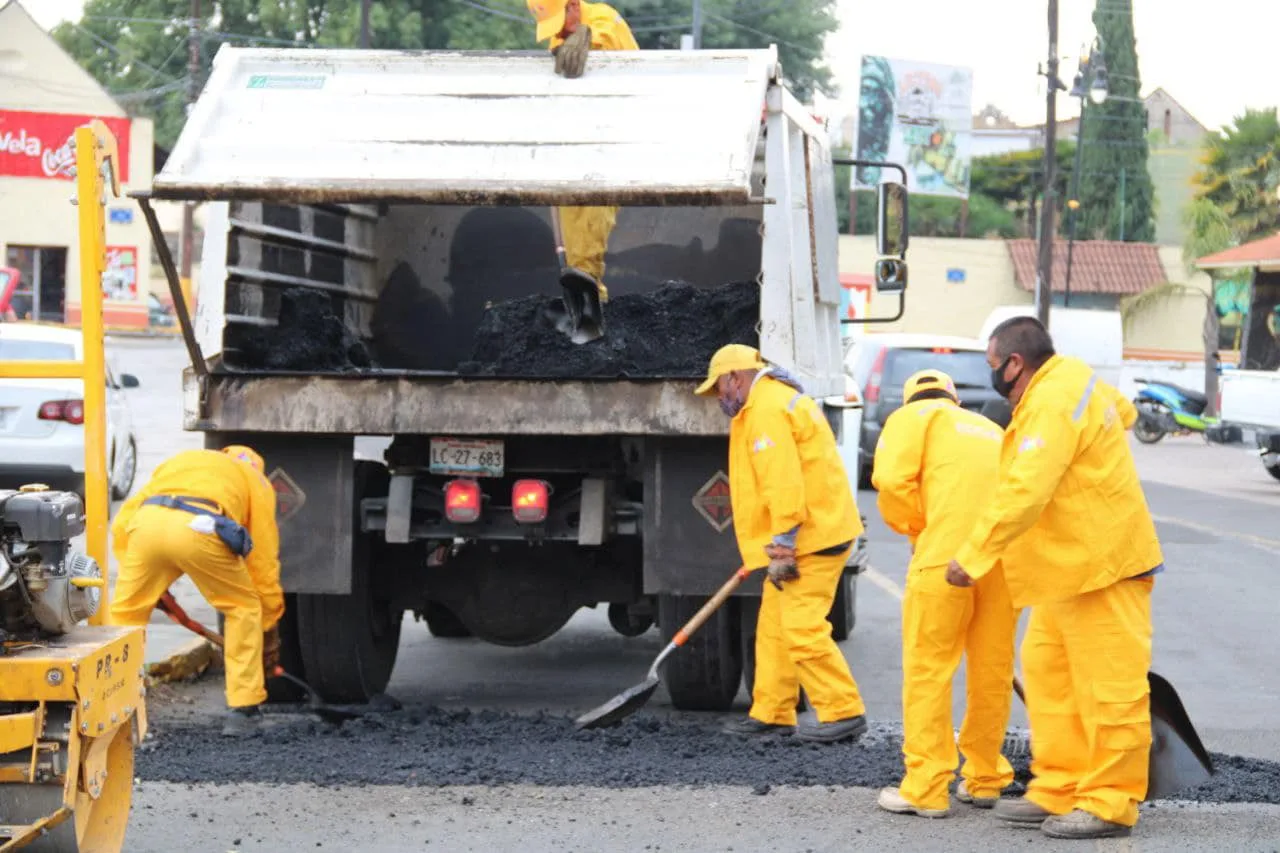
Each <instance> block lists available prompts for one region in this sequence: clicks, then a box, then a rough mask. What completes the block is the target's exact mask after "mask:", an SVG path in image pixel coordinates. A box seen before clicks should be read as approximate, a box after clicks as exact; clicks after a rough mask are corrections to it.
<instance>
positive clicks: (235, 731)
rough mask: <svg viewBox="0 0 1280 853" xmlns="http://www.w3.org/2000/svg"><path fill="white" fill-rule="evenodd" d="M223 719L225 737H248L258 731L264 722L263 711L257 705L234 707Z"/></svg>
mask: <svg viewBox="0 0 1280 853" xmlns="http://www.w3.org/2000/svg"><path fill="white" fill-rule="evenodd" d="M223 719H224V722H223V724H222V735H223V737H246V736H248V735H252V734H255V733H256V732H257V731H258V727H259V726H260V725H261V724H262V711H261V710H260V709H259V708H258V706H257V705H247V706H245V707H243V708H232V709H231V710H230V711H228V712H227V715H226V717H224V718H223Z"/></svg>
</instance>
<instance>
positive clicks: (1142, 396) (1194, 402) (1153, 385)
mask: <svg viewBox="0 0 1280 853" xmlns="http://www.w3.org/2000/svg"><path fill="white" fill-rule="evenodd" d="M1134 382H1137V383H1138V384H1139V385H1142V386H1144V387H1143V388H1141V389H1139V391H1138V393H1137V395H1136V396H1135V397H1134V398H1133V405H1134V406H1135V407H1136V408H1137V410H1138V420H1137V422H1136V423H1135V424H1134V425H1133V436H1134V438H1136V439H1138V441H1141V442H1142V443H1143V444H1155V443H1156V442H1157V441H1159V440H1160V439H1162V438H1164V437H1165V436H1166V435H1189V434H1190V433H1193V432H1199V433H1203V432H1204V431H1205V430H1206V429H1208V428H1209V427H1212V426H1215V425H1216V424H1217V423H1218V419H1217V418H1215V417H1212V416H1210V415H1206V414H1205V413H1204V410H1205V409H1207V408H1208V407H1209V398H1208V397H1206V396H1205V395H1204V394H1203V393H1202V392H1200V391H1193V390H1192V389H1190V388H1183V387H1182V386H1181V385H1174V384H1173V383H1171V382H1160V381H1158V380H1154V379H1135V380H1134Z"/></svg>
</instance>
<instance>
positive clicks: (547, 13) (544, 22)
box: [525, 0, 568, 42]
mask: <svg viewBox="0 0 1280 853" xmlns="http://www.w3.org/2000/svg"><path fill="white" fill-rule="evenodd" d="M525 2H526V3H527V4H528V6H529V11H530V12H532V13H533V17H535V18H537V20H538V35H537V38H536V41H540V42H541V41H546V40H547V39H549V38H551V37H552V36H554V35H555V34H556V33H558V32H560V31H561V30H563V29H564V9H565V6H567V5H568V0H525Z"/></svg>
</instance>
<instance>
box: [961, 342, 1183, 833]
mask: <svg viewBox="0 0 1280 853" xmlns="http://www.w3.org/2000/svg"><path fill="white" fill-rule="evenodd" d="M987 361H988V363H989V364H990V366H991V369H992V380H993V384H994V386H995V388H996V390H997V391H999V392H1000V393H1001V394H1002V395H1004V396H1007V397H1008V398H1009V400H1010V401H1011V402H1012V403H1013V417H1012V421H1011V422H1010V424H1009V428H1008V430H1006V432H1005V436H1004V442H1003V445H1002V447H1001V455H1000V484H999V487H998V488H997V490H996V492H995V495H994V496H993V498H992V500H991V501H990V503H989V504H988V506H987V507H986V508H985V509H984V511H983V513H982V515H981V518H980V519H979V521H978V522H977V524H976V525H975V526H974V528H973V531H972V532H971V534H970V535H969V537H968V541H967V542H966V543H965V544H964V545H962V546H961V547H960V548H959V550H958V551H957V553H956V555H955V558H954V559H953V560H952V562H951V564H950V565H949V566H948V569H947V579H948V580H949V581H950V582H952V583H954V584H956V585H958V586H966V585H968V584H971V583H973V582H974V581H975V580H976V581H981V579H982V578H984V577H985V576H986V575H988V574H989V573H990V572H991V571H992V570H993V569H995V567H996V566H997V565H1000V564H1001V563H1003V567H1004V575H1005V581H1006V583H1007V584H1008V587H1009V592H1010V596H1011V598H1012V600H1013V603H1014V605H1015V606H1017V607H1030V608H1031V619H1030V622H1029V623H1028V626H1027V632H1026V635H1025V636H1024V638H1023V642H1022V667H1023V673H1024V678H1025V691H1026V697H1027V713H1028V716H1029V719H1030V723H1031V731H1032V742H1031V749H1032V760H1031V772H1032V776H1033V778H1032V780H1031V782H1030V784H1029V785H1028V786H1027V793H1026V796H1025V797H1023V798H1019V799H1013V800H1003V799H1002V800H1001V801H1000V802H999V803H997V804H996V807H995V814H996V816H997V817H999V818H1001V819H1003V820H1005V821H1007V822H1010V823H1016V824H1031V825H1038V826H1039V827H1040V828H1041V831H1042V832H1044V833H1045V834H1047V835H1050V836H1053V837H1055V838H1104V837H1112V836H1126V835H1128V834H1129V833H1130V830H1131V828H1132V827H1133V825H1134V824H1135V823H1137V820H1138V804H1139V803H1140V802H1142V800H1143V798H1144V797H1145V796H1146V793H1147V762H1148V760H1149V755H1150V749H1151V711H1150V688H1149V686H1148V681H1147V671H1148V669H1149V668H1150V666H1151V634H1152V629H1151V589H1152V586H1153V584H1154V575H1155V574H1157V573H1158V572H1160V571H1162V570H1163V568H1164V564H1163V557H1162V556H1161V551H1160V543H1159V541H1158V540H1157V538H1156V529H1155V524H1154V523H1153V522H1152V519H1151V513H1150V511H1149V510H1148V508H1147V503H1146V498H1145V497H1144V495H1143V493H1142V485H1141V483H1140V482H1139V480H1138V471H1137V468H1136V466H1135V464H1134V460H1133V453H1132V451H1131V450H1130V448H1129V442H1128V436H1126V435H1125V430H1126V427H1127V425H1129V424H1132V413H1131V412H1128V411H1127V410H1126V409H1125V408H1124V407H1122V406H1120V405H1119V393H1118V392H1117V391H1116V390H1115V389H1114V388H1113V387H1112V386H1110V385H1108V384H1107V383H1106V382H1104V381H1102V380H1101V379H1099V378H1098V377H1097V376H1096V375H1095V374H1094V373H1093V371H1092V370H1091V369H1090V368H1089V366H1088V365H1087V364H1085V363H1084V362H1083V361H1080V360H1079V359H1076V358H1071V357H1067V356H1061V355H1057V354H1055V353H1054V349H1053V341H1052V339H1051V338H1050V337H1049V333H1048V331H1046V330H1045V328H1044V326H1042V325H1041V324H1040V322H1039V321H1038V320H1036V319H1035V318H1034V317H1017V318H1014V319H1011V320H1008V321H1006V322H1004V323H1002V324H1001V325H999V326H997V327H996V329H995V331H994V332H992V334H991V339H990V342H989V343H988V346H987Z"/></svg>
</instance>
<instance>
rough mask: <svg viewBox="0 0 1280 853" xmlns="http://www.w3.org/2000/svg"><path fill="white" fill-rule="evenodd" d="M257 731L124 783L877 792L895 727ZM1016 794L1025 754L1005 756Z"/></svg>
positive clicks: (1274, 788)
mask: <svg viewBox="0 0 1280 853" xmlns="http://www.w3.org/2000/svg"><path fill="white" fill-rule="evenodd" d="M267 726H268V727H267V728H266V729H264V731H263V732H262V734H260V735H257V736H254V737H251V738H247V739H243V740H233V739H227V738H222V737H220V736H219V733H218V730H217V727H215V726H211V725H205V726H200V727H190V726H180V727H173V728H164V727H162V726H159V725H157V724H153V730H152V731H153V735H154V736H153V737H149V738H148V740H147V742H146V743H144V744H143V746H142V748H141V749H140V750H139V752H138V754H137V768H136V775H137V776H138V777H139V778H140V779H143V780H147V781H163V782H177V783H209V782H214V783H239V782H264V783H269V784H289V783H312V784H316V785H321V786H337V785H405V786H428V787H440V786H452V785H514V784H532V785H545V786H592V787H602V788H640V787H650V786H661V785H695V786H699V785H739V786H747V787H751V788H752V789H753V790H754V791H755V792H756V793H758V794H761V795H765V794H767V793H768V791H769V790H770V789H771V788H772V787H774V786H779V785H787V786H814V785H822V786H832V785H835V786H857V787H871V788H875V787H881V786H884V785H891V784H896V783H897V782H898V781H899V777H900V775H901V773H902V741H901V736H900V734H899V732H898V731H897V730H894V729H891V728H888V727H884V726H879V725H873V726H872V728H871V730H870V731H869V732H868V733H867V734H866V735H865V736H863V738H862V739H861V740H860V741H859V742H857V743H846V744H835V745H817V744H807V743H804V742H802V741H800V740H798V739H796V738H794V737H770V738H765V739H760V740H754V741H743V740H740V739H738V738H736V737H734V736H732V735H727V734H724V733H723V732H721V731H719V729H718V728H717V727H714V726H711V725H708V724H701V723H696V722H685V721H673V720H668V719H660V718H656V717H652V716H648V715H645V714H643V713H642V714H637V715H636V716H634V717H632V718H630V719H628V720H626V721H624V722H623V723H622V724H621V725H619V726H617V727H614V728H612V729H604V730H598V731H582V732H579V731H576V730H575V729H574V727H573V722H572V721H571V720H570V719H569V718H567V717H559V716H553V715H546V714H539V715H532V716H524V715H516V714H507V713H501V712H497V711H478V712H471V711H466V710H457V711H455V710H441V709H439V708H430V707H428V708H422V707H418V708H414V707H408V708H403V709H401V710H398V711H394V712H389V713H383V714H370V715H367V716H365V717H361V718H359V719H356V720H351V721H349V722H346V723H343V724H342V725H340V726H336V725H331V724H328V723H322V722H319V721H317V720H315V719H313V718H308V717H305V716H301V715H289V716H282V715H272V717H271V718H270V719H269V721H268V724H267ZM1012 761H1013V764H1014V767H1015V769H1016V771H1017V780H1018V783H1017V784H1015V785H1014V786H1013V788H1012V789H1010V791H1009V792H1008V793H1009V794H1010V795H1017V794H1020V793H1021V790H1020V788H1021V785H1022V784H1025V782H1026V781H1027V779H1028V778H1029V772H1028V767H1027V758H1026V757H1025V756H1024V757H1017V756H1015V757H1013V759H1012ZM1214 761H1215V764H1216V767H1217V771H1218V772H1217V775H1216V776H1215V777H1214V778H1213V779H1211V780H1210V781H1209V782H1208V783H1207V784H1206V785H1204V786H1202V787H1200V788H1198V789H1195V790H1191V791H1187V792H1185V793H1184V794H1183V795H1182V796H1181V797H1180V798H1179V799H1182V800H1190V801H1198V802H1208V803H1227V802H1248V803H1280V763H1276V762H1269V761H1261V760H1256V759H1250V758H1243V757H1240V756H1228V755H1217V754H1215V755H1214Z"/></svg>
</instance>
